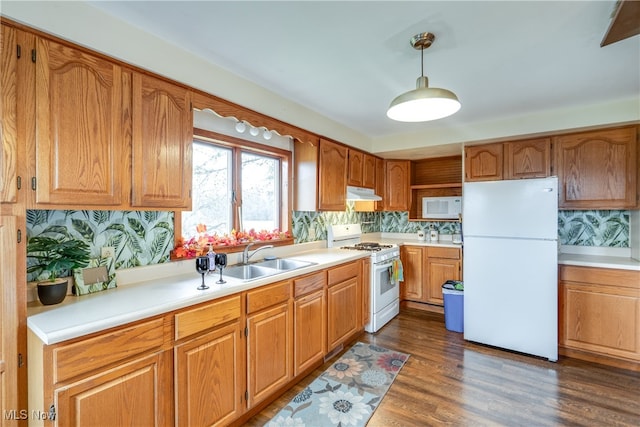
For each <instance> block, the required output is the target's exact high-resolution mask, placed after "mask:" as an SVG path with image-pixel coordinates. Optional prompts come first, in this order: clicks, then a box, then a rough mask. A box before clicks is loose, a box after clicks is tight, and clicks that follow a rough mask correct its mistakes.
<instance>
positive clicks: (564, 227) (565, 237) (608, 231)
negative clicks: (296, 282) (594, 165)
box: [293, 204, 629, 248]
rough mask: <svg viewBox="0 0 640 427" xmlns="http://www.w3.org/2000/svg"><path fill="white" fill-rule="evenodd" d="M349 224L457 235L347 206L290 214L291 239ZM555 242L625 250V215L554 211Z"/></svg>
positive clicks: (447, 225) (444, 225)
mask: <svg viewBox="0 0 640 427" xmlns="http://www.w3.org/2000/svg"><path fill="white" fill-rule="evenodd" d="M352 223H361V224H362V229H363V231H365V232H383V233H416V232H418V230H420V229H422V230H428V229H429V227H430V226H431V225H433V226H434V227H435V228H436V229H437V230H438V232H439V233H440V234H454V233H458V232H460V224H458V223H457V222H445V221H434V222H429V221H409V214H408V212H354V211H353V205H352V204H351V205H348V206H347V210H346V211H345V212H301V211H298V212H293V236H294V237H295V242H296V243H304V242H310V241H314V240H324V239H326V238H327V228H326V225H327V224H352ZM310 230H313V231H314V232H315V239H311V238H310V237H309V236H310V233H309V231H310ZM463 231H464V230H463ZM558 238H559V240H560V244H561V245H570V246H605V247H618V248H628V247H629V211H619V210H599V211H558Z"/></svg>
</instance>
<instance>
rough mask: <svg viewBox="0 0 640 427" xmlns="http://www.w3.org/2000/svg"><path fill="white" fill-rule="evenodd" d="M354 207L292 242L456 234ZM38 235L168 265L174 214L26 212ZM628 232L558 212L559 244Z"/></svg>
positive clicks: (617, 217) (296, 217) (313, 216)
mask: <svg viewBox="0 0 640 427" xmlns="http://www.w3.org/2000/svg"><path fill="white" fill-rule="evenodd" d="M353 206H354V205H353V203H352V202H350V203H348V204H347V209H346V210H345V211H344V212H303V211H294V212H293V216H292V234H293V236H294V239H295V242H296V243H304V242H310V241H316V240H325V239H326V238H327V224H353V223H360V224H361V225H362V229H363V231H364V232H366V233H375V232H384V233H416V232H417V231H418V230H419V229H423V230H428V229H429V226H430V225H433V226H434V227H435V228H437V229H438V231H439V232H440V233H441V234H453V233H457V232H459V227H460V224H458V223H457V222H444V221H435V222H428V221H409V217H408V212H356V211H354V210H353ZM41 234H44V235H49V236H52V237H55V236H59V235H64V236H67V237H72V238H75V239H81V240H84V241H85V242H86V243H87V244H89V246H90V247H91V256H92V257H96V258H97V257H99V256H100V252H101V248H102V247H103V246H112V247H114V248H115V253H116V263H115V267H116V269H120V268H130V267H136V266H141V265H151V264H160V263H164V262H168V261H169V253H170V251H171V249H173V235H174V227H173V212H158V211H91V210H70V211H59V210H27V238H31V237H33V236H38V235H41ZM629 234H630V233H629V211H619V210H599V211H559V212H558V237H559V239H560V244H562V245H573V246H605V247H619V248H627V247H629ZM33 279H34V278H31V277H28V280H33Z"/></svg>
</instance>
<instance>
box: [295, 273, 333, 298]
mask: <svg viewBox="0 0 640 427" xmlns="http://www.w3.org/2000/svg"><path fill="white" fill-rule="evenodd" d="M325 283H327V275H326V273H325V272H324V271H319V272H317V273H313V274H310V275H308V276H304V277H301V278H299V279H295V280H294V281H293V293H294V297H296V298H298V297H299V296H302V295H306V294H309V293H311V292H313V291H318V290H320V289H322V288H323V287H324V285H325Z"/></svg>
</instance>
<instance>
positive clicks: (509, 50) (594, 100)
mask: <svg viewBox="0 0 640 427" xmlns="http://www.w3.org/2000/svg"><path fill="white" fill-rule="evenodd" d="M89 3H90V4H92V5H93V6H95V7H97V8H99V9H101V10H103V11H105V12H107V13H109V14H112V15H114V16H116V17H118V18H120V19H122V20H124V21H126V22H128V23H130V24H131V25H133V26H136V27H139V28H140V29H142V30H145V31H148V32H150V33H152V34H154V35H156V36H158V37H160V38H162V39H164V40H166V41H169V42H171V43H173V44H175V45H178V46H180V47H181V48H183V49H185V50H187V51H189V52H192V53H194V54H196V55H198V56H200V57H202V58H205V59H206V60H208V61H210V62H211V63H213V64H216V65H218V66H220V67H222V68H224V69H227V70H229V71H231V72H232V73H234V74H236V75H238V76H241V77H243V78H245V79H247V80H250V81H252V82H254V83H256V84H258V85H260V86H262V87H264V88H266V89H268V90H270V91H272V92H274V93H276V94H278V95H280V96H282V97H284V98H287V99H289V100H292V101H294V102H296V103H299V104H301V105H304V106H306V107H307V108H310V109H311V110H314V111H316V112H318V113H320V114H322V115H324V116H326V117H328V118H330V119H332V120H334V121H336V122H338V123H341V124H343V125H344V126H346V127H348V128H351V129H354V130H355V131H358V132H360V133H362V134H364V135H367V136H368V137H370V138H376V137H388V136H391V135H397V134H402V133H407V132H419V131H421V130H423V129H428V128H429V127H430V126H435V124H434V123H435V122H426V123H398V122H394V121H392V120H390V119H388V118H387V117H386V110H387V107H388V106H389V103H390V102H391V100H392V99H393V98H394V97H395V96H397V95H399V94H400V93H403V92H406V91H408V90H411V89H413V88H415V80H416V78H417V77H418V76H419V75H420V52H419V51H417V50H414V49H413V48H412V47H411V46H410V44H409V39H410V38H411V37H412V36H413V35H414V34H416V33H420V32H427V31H428V32H432V33H434V34H435V36H436V40H435V42H434V44H433V46H432V47H431V48H429V49H428V50H426V51H425V53H424V66H425V75H426V76H428V77H429V82H430V86H431V87H443V88H447V89H449V90H452V91H454V92H455V93H456V94H457V95H458V97H459V98H460V101H461V103H462V109H461V110H460V111H459V112H458V113H457V114H455V115H454V116H451V117H449V118H445V119H441V120H439V121H438V122H449V123H446V124H447V125H448V126H465V125H466V124H469V123H477V122H486V121H493V120H497V119H501V118H505V117H514V116H519V115H529V114H535V113H537V112H540V111H546V110H549V109H559V108H571V107H582V106H587V105H591V104H601V103H603V102H608V101H614V100H619V99H628V98H630V97H634V96H635V97H638V98H639V99H640V36H635V37H631V38H628V39H626V40H623V41H620V42H618V43H614V44H612V45H609V46H606V47H604V48H601V47H600V42H601V40H602V38H603V36H604V34H605V32H606V30H607V28H608V26H609V23H610V18H611V13H612V11H613V9H614V6H615V1H613V0H611V1H528V2H525V1H494V2H488V1H282V2H276V1H194V2H188V1H160V2H154V1H140V2H138V1H126V2H125V1H118V2H116V1H108V2H93V1H91V2H89ZM265 113H267V114H269V112H268V111H265ZM439 125H441V123H440V124H439Z"/></svg>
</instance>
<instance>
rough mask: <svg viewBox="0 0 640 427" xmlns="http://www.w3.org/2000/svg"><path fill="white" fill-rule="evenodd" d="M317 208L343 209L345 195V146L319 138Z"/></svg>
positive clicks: (326, 209) (328, 209) (327, 209)
mask: <svg viewBox="0 0 640 427" xmlns="http://www.w3.org/2000/svg"><path fill="white" fill-rule="evenodd" d="M319 157H320V159H319V169H318V210H324V211H343V210H344V208H345V206H346V197H347V148H346V147H343V146H342V145H338V144H335V143H333V142H330V141H327V140H325V139H321V140H320V154H319Z"/></svg>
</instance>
